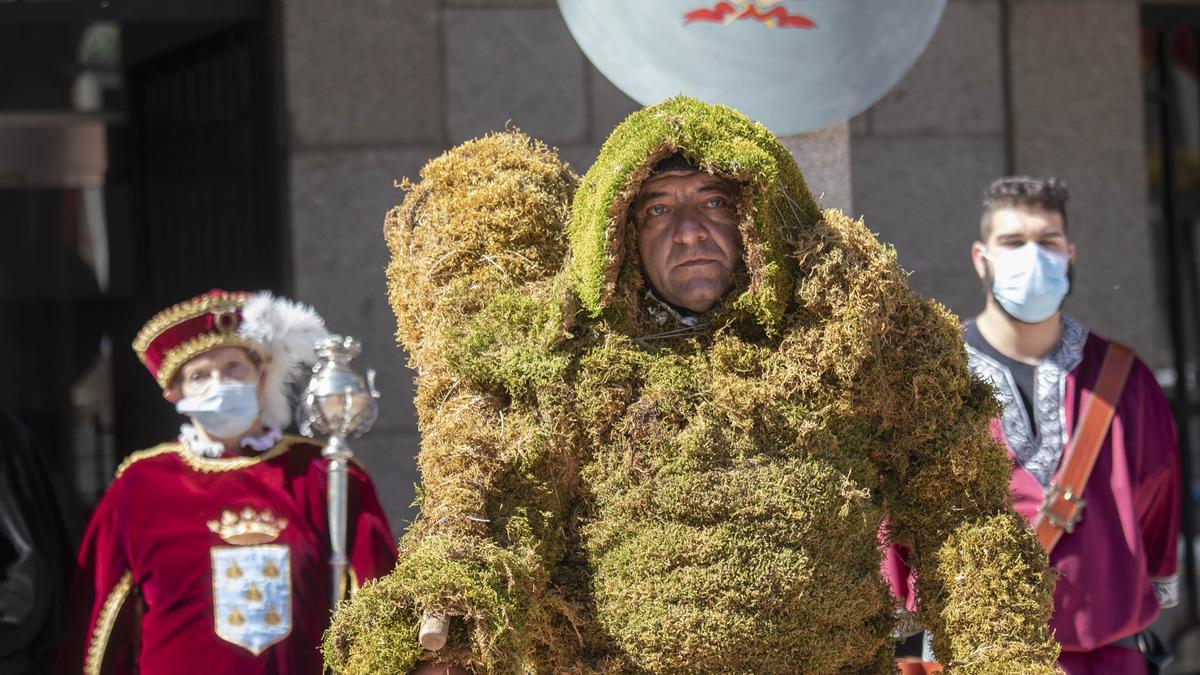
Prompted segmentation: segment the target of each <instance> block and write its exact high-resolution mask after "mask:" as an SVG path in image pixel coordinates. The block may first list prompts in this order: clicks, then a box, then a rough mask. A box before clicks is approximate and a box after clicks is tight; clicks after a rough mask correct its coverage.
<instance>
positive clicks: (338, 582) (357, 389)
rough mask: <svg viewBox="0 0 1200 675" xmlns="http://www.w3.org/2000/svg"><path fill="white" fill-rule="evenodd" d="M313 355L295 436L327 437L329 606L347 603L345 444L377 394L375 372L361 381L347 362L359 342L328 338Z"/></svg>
mask: <svg viewBox="0 0 1200 675" xmlns="http://www.w3.org/2000/svg"><path fill="white" fill-rule="evenodd" d="M314 349H315V350H316V352H317V362H316V364H315V365H313V369H312V378H311V379H309V381H308V386H307V387H305V389H304V394H303V396H301V398H300V409H299V410H298V411H297V422H298V425H299V427H300V433H302V434H304V435H305V436H308V437H312V436H313V431H314V430H316V431H318V432H320V433H322V434H327V435H328V436H329V442H328V443H326V444H325V449H324V450H322V451H321V456H322V457H325V458H326V459H328V460H329V497H328V499H327V502H328V503H327V505H326V508H327V510H328V512H329V548H330V556H329V566H330V568H331V570H332V573H333V587H332V590H333V597H332V598H331V602H332V604H331V606H332V607H333V611H334V612H336V611H337V606H338V603H340V602H341V601H342V599H344V598H345V597H346V565H347V564H348V563H349V560H348V559H347V558H346V517H347V513H346V511H347V506H346V501H347V494H346V467H347V466H348V465H349V463H350V460H351V459H352V458H353V457H354V451H353V450H351V449H350V444H349V443H347V442H346V439H347V438H356V437H358V436H361V435H362V434H364V433H366V432H367V431H368V430H369V429H370V428H371V425H372V424H374V423H375V418H376V417H377V416H378V415H379V401H378V399H379V392H378V391H376V390H375V371H374V370H371V369H368V370H367V377H366V380H364V379H363V377H362V376H361V375H359V374H358V373H357V372H356V371H355V370H354V369H353V368H351V367H350V361H351V360H353V359H354V357H356V356H358V355H359V354H361V353H362V345H361V344H360V343H359V341H358V340H355V339H354V338H352V337H350V336H349V335H347V336H346V337H342V336H341V335H331V336H329V337H328V338H325V339H324V340H321V341H320V342H318V343H317V344H316V345H315V347H314Z"/></svg>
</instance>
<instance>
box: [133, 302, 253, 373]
mask: <svg viewBox="0 0 1200 675" xmlns="http://www.w3.org/2000/svg"><path fill="white" fill-rule="evenodd" d="M248 297H249V294H248V293H220V294H218V295H204V296H201V297H199V298H193V299H191V300H186V301H184V302H181V303H179V304H178V305H174V306H172V307H168V308H166V309H164V310H163V311H161V312H159V313H158V314H155V315H154V316H153V317H151V318H150V320H149V321H147V322H146V325H145V326H142V330H140V331H138V334H137V337H136V338H134V339H133V351H135V352H137V355H138V358H139V359H140V360H141V361H142V363H145V362H146V350H147V349H149V348H150V343H151V342H154V338H156V337H158V336H159V334H160V333H162V332H163V331H165V330H166V329H168V328H170V327H171V326H174V325H175V324H177V323H180V322H182V321H187V320H188V319H191V318H194V317H197V316H200V315H202V314H207V313H209V312H211V311H213V310H214V309H224V308H231V307H241V306H242V305H243V304H245V302H246V299H247V298H248Z"/></svg>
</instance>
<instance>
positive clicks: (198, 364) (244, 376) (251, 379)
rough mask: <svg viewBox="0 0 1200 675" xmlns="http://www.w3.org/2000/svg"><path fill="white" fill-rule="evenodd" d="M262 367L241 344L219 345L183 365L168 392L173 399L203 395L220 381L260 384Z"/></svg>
mask: <svg viewBox="0 0 1200 675" xmlns="http://www.w3.org/2000/svg"><path fill="white" fill-rule="evenodd" d="M260 374H261V372H260V369H259V367H258V366H257V365H255V363H254V361H252V360H251V359H250V354H249V353H248V352H247V351H246V350H245V349H242V348H241V347H217V348H216V349H210V350H208V351H207V352H204V353H203V354H200V355H199V356H196V357H194V358H192V359H191V360H190V361H188V362H187V363H185V364H183V366H181V367H180V368H179V372H178V373H177V374H176V376H175V383H174V384H173V385H172V386H171V387H170V388H169V389H168V390H167V391H166V392H164V394H163V395H164V397H165V398H166V399H167V400H168V401H171V402H172V403H178V402H179V400H180V399H183V398H189V397H192V396H203V395H204V394H206V393H208V392H209V391H212V390H213V389H214V388H215V387H216V386H217V385H219V384H259V383H260Z"/></svg>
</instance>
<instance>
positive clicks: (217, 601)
mask: <svg viewBox="0 0 1200 675" xmlns="http://www.w3.org/2000/svg"><path fill="white" fill-rule="evenodd" d="M286 526H287V521H286V520H276V519H275V517H274V515H273V514H271V512H270V511H264V512H262V513H255V512H254V510H253V509H250V508H248V507H247V508H245V509H243V510H242V511H241V513H237V514H235V513H234V512H232V511H225V512H224V513H223V514H222V515H221V520H220V521H211V522H209V523H208V527H209V529H210V530H212V531H213V532H215V533H217V534H218V535H220V537H221V539H223V540H225V541H226V542H228V543H230V544H234V545H233V546H214V547H212V549H210V551H211V554H212V575H213V577H212V582H213V628H214V630H215V631H216V633H217V636H218V637H220V638H221V639H222V640H225V641H227V642H231V643H233V644H235V645H237V646H239V647H242V648H243V649H246V650H247V651H249V652H250V653H252V654H254V655H255V656H257V655H259V654H261V653H262V652H263V650H265V649H266V648H267V647H270V646H271V645H273V644H275V643H276V642H279V641H280V640H282V639H284V638H285V637H287V636H288V635H289V634H290V633H291V632H292V564H291V563H292V558H291V551H289V550H288V547H287V546H284V545H282V544H270V543H266V542H271V541H274V540H275V539H276V538H277V537H278V536H279V532H280V531H281V530H282V529H283V528H284V527H286Z"/></svg>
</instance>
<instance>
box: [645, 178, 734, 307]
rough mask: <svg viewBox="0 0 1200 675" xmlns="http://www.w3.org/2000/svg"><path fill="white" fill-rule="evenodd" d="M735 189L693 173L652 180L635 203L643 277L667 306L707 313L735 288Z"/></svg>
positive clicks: (646, 183) (726, 182) (727, 184)
mask: <svg viewBox="0 0 1200 675" xmlns="http://www.w3.org/2000/svg"><path fill="white" fill-rule="evenodd" d="M733 197H734V186H733V184H732V183H730V182H729V181H728V180H725V179H723V178H718V177H716V176H710V175H709V174H706V173H699V172H695V171H673V172H667V173H664V174H659V175H656V176H653V177H651V178H650V179H648V180H647V181H646V182H645V183H643V184H642V188H641V190H640V191H639V192H638V197H637V199H636V200H635V201H634V210H633V219H634V223H635V224H636V225H637V228H638V235H637V236H638V254H639V255H640V257H641V261H642V273H643V274H644V275H645V277H646V280H647V281H648V282H649V283H650V286H651V287H652V288H653V289H654V290H655V292H657V293H658V295H659V296H660V297H661V298H662V299H663V300H666V301H667V302H669V303H671V304H672V305H675V306H677V307H683V308H686V309H689V310H691V311H693V312H706V311H708V310H709V309H711V308H712V306H713V305H714V304H715V303H716V302H717V300H718V299H720V298H721V296H723V295H725V293H726V292H728V291H729V288H730V286H732V285H733V271H734V268H736V267H737V265H738V263H739V261H740V260H741V258H742V245H741V238H740V236H739V234H738V229H737V212H736V209H735V208H734V205H733Z"/></svg>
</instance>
